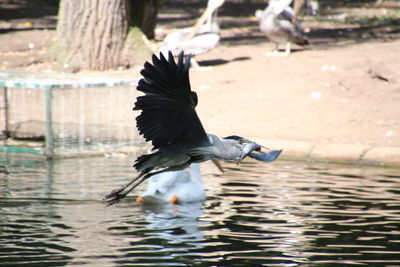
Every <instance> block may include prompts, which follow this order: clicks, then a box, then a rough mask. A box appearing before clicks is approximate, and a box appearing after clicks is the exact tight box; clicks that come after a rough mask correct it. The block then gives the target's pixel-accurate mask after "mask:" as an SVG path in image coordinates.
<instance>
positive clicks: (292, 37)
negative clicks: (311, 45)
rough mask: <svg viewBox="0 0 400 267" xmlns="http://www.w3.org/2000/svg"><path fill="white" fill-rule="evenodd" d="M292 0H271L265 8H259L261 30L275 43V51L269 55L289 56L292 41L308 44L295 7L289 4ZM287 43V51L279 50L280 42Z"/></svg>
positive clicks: (257, 12) (258, 15) (258, 17)
mask: <svg viewBox="0 0 400 267" xmlns="http://www.w3.org/2000/svg"><path fill="white" fill-rule="evenodd" d="M291 3H292V0H270V1H269V4H268V7H267V8H266V9H265V10H257V11H256V17H257V19H258V20H259V23H260V30H261V31H262V32H263V33H264V34H265V35H266V36H267V37H268V38H269V39H270V40H271V41H272V42H274V43H275V51H273V52H272V53H269V55H284V56H288V55H289V54H290V52H291V43H295V44H298V45H302V46H303V45H306V44H308V40H307V38H306V37H305V34H304V31H303V29H302V28H301V25H300V22H299V21H298V20H297V19H296V17H295V14H294V11H293V9H292V8H291V7H290V6H289V5H290V4H291ZM280 43H286V49H285V52H284V53H282V52H279V50H278V48H279V44H280Z"/></svg>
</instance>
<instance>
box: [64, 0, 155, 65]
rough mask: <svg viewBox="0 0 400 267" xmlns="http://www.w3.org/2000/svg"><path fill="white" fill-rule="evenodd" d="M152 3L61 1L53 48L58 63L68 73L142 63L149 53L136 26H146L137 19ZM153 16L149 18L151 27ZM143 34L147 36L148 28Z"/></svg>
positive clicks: (146, 0)
mask: <svg viewBox="0 0 400 267" xmlns="http://www.w3.org/2000/svg"><path fill="white" fill-rule="evenodd" d="M154 3H155V4H158V0H154V1H153V0H151V1H149V0H62V1H61V3H60V10H59V18H58V25H57V34H58V36H57V45H56V48H57V50H56V51H57V52H56V53H57V58H58V61H59V63H60V64H61V66H62V67H63V68H64V69H65V70H69V71H72V72H75V71H78V70H80V69H90V70H107V69H115V68H118V67H124V68H128V67H130V66H132V65H137V64H142V62H143V61H144V60H145V59H147V58H148V56H149V55H150V54H151V50H150V49H149V46H148V42H147V38H146V37H145V35H144V34H143V33H142V31H141V30H140V27H144V25H146V27H149V26H148V24H149V22H148V21H147V20H145V19H138V16H139V14H140V12H145V11H146V10H149V9H150V7H151V5H150V4H154ZM149 6H150V7H149ZM153 12H154V11H153ZM155 12H157V7H155ZM156 15H157V14H155V16H154V14H153V15H152V16H151V15H150V18H152V19H153V21H152V23H154V26H155V20H156ZM142 17H143V18H146V15H142ZM152 30H153V32H154V27H153V29H152ZM147 31H148V35H149V36H151V27H150V28H149V29H148V30H147Z"/></svg>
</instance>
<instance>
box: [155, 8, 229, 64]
mask: <svg viewBox="0 0 400 267" xmlns="http://www.w3.org/2000/svg"><path fill="white" fill-rule="evenodd" d="M223 3H224V0H209V1H208V4H207V8H206V9H205V11H204V13H203V14H202V15H201V17H200V18H199V19H198V21H197V22H196V24H195V26H194V27H189V28H183V29H177V30H174V31H173V32H172V33H170V34H168V35H167V37H165V39H164V41H163V44H162V45H161V48H160V51H161V52H162V53H163V54H165V55H167V53H168V52H167V51H171V52H172V54H173V55H174V56H178V55H179V53H180V52H182V51H183V53H184V54H185V55H188V54H191V55H193V56H196V55H200V54H205V53H207V52H209V51H211V50H212V49H214V48H215V47H216V46H217V45H218V43H219V40H220V35H219V26H218V23H217V13H218V8H219V7H220V6H221V5H222V4H223Z"/></svg>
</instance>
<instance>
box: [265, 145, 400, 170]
mask: <svg viewBox="0 0 400 267" xmlns="http://www.w3.org/2000/svg"><path fill="white" fill-rule="evenodd" d="M257 142H258V143H260V144H263V145H265V146H266V147H268V148H270V149H283V152H282V154H281V157H280V158H281V159H288V160H299V161H314V162H332V163H341V164H353V165H357V164H360V165H373V166H387V167H400V147H385V146H380V147H379V146H378V147H371V146H366V145H361V144H341V143H337V144H329V143H313V142H307V141H296V140H280V139H269V140H268V139H264V140H259V139H257Z"/></svg>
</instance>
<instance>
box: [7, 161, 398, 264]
mask: <svg viewBox="0 0 400 267" xmlns="http://www.w3.org/2000/svg"><path fill="white" fill-rule="evenodd" d="M132 161H133V159H132V157H125V158H88V159H68V160H59V161H55V162H45V161H35V160H27V159H26V160H23V159H16V158H14V159H13V158H8V159H5V158H3V159H0V229H1V232H0V265H1V266H62V265H78V266H122V265H130V264H131V265H135V266H141V265H148V266H162V265H169V266H259V265H265V266H350V265H354V266H360V265H361V266H362V265H370V266H398V265H400V170H399V169H384V168H372V167H346V166H337V165H321V164H311V165H310V164H306V163H298V162H284V161H278V162H275V163H272V164H258V163H257V164H253V163H245V164H242V165H241V166H240V168H237V167H236V166H235V165H229V166H228V169H227V171H226V172H225V173H224V174H223V175H222V174H220V173H219V172H218V171H217V170H216V169H215V167H213V166H212V165H209V164H205V165H203V166H202V172H203V178H204V180H205V187H206V190H207V196H208V198H207V200H206V201H205V202H204V203H197V204H190V205H175V206H173V205H165V206H158V207H151V208H143V207H140V206H138V205H136V204H135V203H134V198H133V197H131V198H128V199H126V200H125V201H123V202H121V203H119V204H117V205H115V206H112V207H106V206H105V205H104V203H103V202H102V201H101V199H102V197H103V196H104V195H105V194H106V193H108V192H109V191H110V190H111V189H114V188H115V187H116V186H118V185H120V184H123V183H124V182H125V179H126V177H131V176H132V175H133V174H132V173H131V172H132V168H131V165H132ZM2 166H3V167H2ZM4 166H6V167H4ZM141 189H142V190H143V189H144V187H142V188H141Z"/></svg>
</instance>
